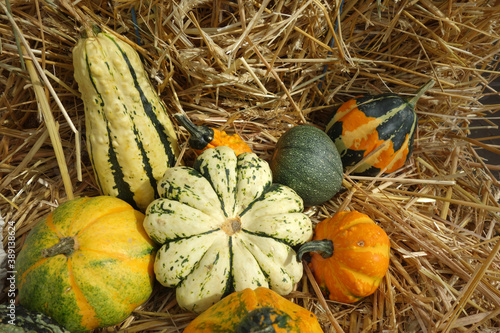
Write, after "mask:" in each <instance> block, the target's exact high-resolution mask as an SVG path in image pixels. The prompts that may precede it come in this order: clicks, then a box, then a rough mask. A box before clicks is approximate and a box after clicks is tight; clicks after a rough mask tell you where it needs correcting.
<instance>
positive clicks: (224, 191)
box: [144, 146, 313, 313]
mask: <svg viewBox="0 0 500 333" xmlns="http://www.w3.org/2000/svg"><path fill="white" fill-rule="evenodd" d="M158 191H159V193H160V198H159V199H157V200H155V201H153V202H152V203H151V204H150V205H149V207H148V208H147V210H146V217H145V219H144V228H145V230H146V232H147V233H148V235H149V236H150V237H151V238H152V239H153V240H155V241H156V242H158V243H159V244H163V245H162V246H161V248H160V250H159V251H158V252H157V255H156V259H155V265H154V270H155V275H156V279H157V280H158V281H159V282H160V283H161V284H162V285H164V286H166V287H170V288H176V297H177V302H178V304H179V305H180V306H181V307H182V308H184V309H186V310H189V311H193V312H196V313H200V312H203V311H204V310H206V309H207V308H209V307H210V306H211V305H212V304H214V303H216V302H217V301H219V300H220V299H221V298H222V297H224V296H226V295H228V294H230V293H231V292H234V291H240V290H243V289H245V288H251V289H255V288H257V287H259V286H262V287H267V288H269V289H272V290H274V291H275V292H277V293H278V294H281V295H286V294H288V293H289V292H291V291H292V288H293V286H294V284H295V283H296V282H297V281H299V280H300V278H301V277H302V274H303V267H302V265H301V264H300V263H299V262H297V260H296V259H295V256H296V254H295V251H294V250H293V247H295V246H298V245H300V244H302V243H304V242H306V241H308V240H309V239H311V238H312V234H313V231H312V223H311V220H310V219H309V217H308V216H307V215H305V214H304V213H303V209H304V206H303V202H302V199H301V198H300V197H299V196H298V195H297V194H296V193H295V192H294V191H293V190H292V189H291V188H289V187H287V186H284V185H280V184H272V173H271V169H270V167H269V165H268V163H267V162H266V161H264V160H262V159H260V158H259V157H257V155H256V154H255V153H243V154H240V155H238V157H237V156H236V154H235V153H234V151H233V150H232V149H231V148H229V147H225V146H220V147H216V148H210V149H207V150H205V151H204V152H203V153H202V154H201V155H200V156H198V158H197V159H196V161H195V163H194V167H193V168H190V167H185V166H180V167H174V168H170V169H168V170H167V172H166V173H165V176H164V177H163V179H162V180H161V181H160V182H159V184H158Z"/></svg>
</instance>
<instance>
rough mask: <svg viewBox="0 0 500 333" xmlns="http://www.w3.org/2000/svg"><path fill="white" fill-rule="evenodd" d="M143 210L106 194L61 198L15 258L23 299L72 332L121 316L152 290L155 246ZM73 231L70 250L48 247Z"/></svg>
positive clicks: (111, 320) (87, 328) (108, 321)
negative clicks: (63, 200) (47, 253)
mask: <svg viewBox="0 0 500 333" xmlns="http://www.w3.org/2000/svg"><path fill="white" fill-rule="evenodd" d="M143 219H144V215H143V214H142V213H140V212H138V211H135V210H134V209H133V208H132V207H131V206H130V205H129V204H127V203H126V202H124V201H122V200H119V199H117V198H112V197H108V196H101V197H94V198H79V199H75V200H71V201H68V202H66V203H64V204H62V205H61V206H59V207H58V208H57V209H56V210H55V211H54V212H52V213H51V214H49V215H48V216H47V217H46V218H45V219H44V220H42V221H40V222H39V223H38V224H37V225H36V226H35V227H34V228H33V229H32V230H31V231H30V233H29V235H28V237H27V238H26V240H25V242H24V245H23V248H22V249H21V251H20V253H19V255H18V257H17V260H16V270H17V287H18V289H19V301H20V303H21V304H22V305H24V306H25V307H26V308H28V309H31V310H35V311H39V312H42V313H45V314H47V315H48V316H50V317H52V318H53V319H55V320H56V321H57V322H59V323H60V324H61V325H63V326H65V327H67V328H68V329H69V330H70V331H72V332H82V331H86V330H90V329H94V328H97V327H104V326H110V325H114V324H117V323H119V322H121V321H122V320H124V319H125V318H126V317H127V316H129V315H130V313H131V312H132V310H134V309H135V308H136V307H137V306H139V305H140V304H142V303H144V302H145V301H146V300H147V299H148V297H149V295H150V294H151V292H152V288H153V281H154V273H153V260H154V246H153V243H152V241H151V240H150V239H149V237H148V236H147V234H146V233H145V231H144V229H143V226H142V221H143ZM66 238H72V239H73V240H74V247H73V249H72V250H71V251H70V252H69V253H66V254H57V255H54V256H44V255H42V253H43V251H45V250H47V249H49V248H51V247H52V246H54V245H56V244H58V243H59V244H60V241H61V240H62V239H66Z"/></svg>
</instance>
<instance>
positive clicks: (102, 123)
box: [73, 32, 179, 211]
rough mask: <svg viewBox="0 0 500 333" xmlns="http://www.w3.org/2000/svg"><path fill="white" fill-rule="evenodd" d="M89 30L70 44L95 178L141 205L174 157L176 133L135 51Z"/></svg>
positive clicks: (109, 192) (150, 197)
mask: <svg viewBox="0 0 500 333" xmlns="http://www.w3.org/2000/svg"><path fill="white" fill-rule="evenodd" d="M88 34H89V36H87V37H86V38H81V39H80V40H79V41H78V43H77V44H76V46H75V47H74V49H73V66H74V70H75V72H74V75H75V80H76V81H77V82H78V88H79V90H80V92H81V98H82V100H83V104H84V107H85V127H86V136H87V149H88V152H89V155H90V159H91V162H92V166H93V168H94V173H95V176H96V179H97V183H98V186H99V188H100V189H101V191H102V193H103V194H105V195H110V196H114V197H118V198H120V199H123V200H125V201H127V202H128V203H130V204H131V205H132V206H134V208H136V209H139V210H141V211H144V209H145V208H146V207H147V205H148V204H149V203H150V202H151V201H153V200H154V199H155V198H157V197H158V193H157V192H156V183H157V180H158V179H160V178H161V177H162V176H163V173H164V172H165V170H166V169H167V168H169V167H172V166H174V165H175V163H176V161H177V157H178V155H179V148H178V145H177V136H176V133H175V130H174V127H173V125H172V123H171V121H170V118H169V115H168V112H167V109H166V107H165V105H164V103H163V102H162V101H161V99H160V98H159V96H158V94H157V92H156V91H155V90H154V89H153V86H152V85H151V82H150V81H149V78H148V76H147V73H146V71H145V70H144V67H143V64H142V63H141V60H140V57H139V55H138V53H137V52H136V51H135V50H134V49H133V48H132V47H131V46H130V45H129V44H127V43H125V42H124V41H122V40H120V39H119V38H118V37H116V36H113V35H111V34H108V33H105V32H100V33H98V34H97V35H93V34H92V33H91V32H88Z"/></svg>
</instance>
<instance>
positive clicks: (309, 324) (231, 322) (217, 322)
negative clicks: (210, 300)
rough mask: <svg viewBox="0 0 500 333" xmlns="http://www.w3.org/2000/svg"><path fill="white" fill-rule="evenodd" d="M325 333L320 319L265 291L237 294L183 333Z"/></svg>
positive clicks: (217, 304)
mask: <svg viewBox="0 0 500 333" xmlns="http://www.w3.org/2000/svg"><path fill="white" fill-rule="evenodd" d="M209 332H235V333H246V332H276V333H303V332H308V333H322V332H323V330H322V329H321V326H320V325H319V322H318V320H317V318H316V316H315V315H314V314H313V313H312V312H310V311H309V310H307V309H305V308H303V307H301V306H300V305H298V304H295V303H293V302H291V301H289V300H287V299H286V298H284V297H282V296H280V295H279V294H278V293H276V292H274V291H272V290H270V289H268V288H264V287H258V288H256V289H254V290H252V289H250V288H246V289H244V290H241V291H238V292H234V293H232V294H230V295H228V296H226V297H225V298H223V299H222V300H221V301H219V302H217V303H215V304H214V305H212V306H211V307H210V308H209V309H208V310H206V311H205V312H203V313H202V314H201V315H199V316H198V317H196V318H195V319H194V320H193V321H192V322H191V323H190V324H189V325H188V326H187V327H186V329H185V330H184V332H183V333H209Z"/></svg>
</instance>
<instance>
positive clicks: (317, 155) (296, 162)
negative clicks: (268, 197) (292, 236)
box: [270, 125, 343, 206]
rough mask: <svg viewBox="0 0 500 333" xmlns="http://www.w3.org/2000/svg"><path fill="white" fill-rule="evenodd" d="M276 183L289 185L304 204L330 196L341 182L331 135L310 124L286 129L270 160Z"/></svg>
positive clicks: (329, 197) (318, 202)
mask: <svg viewBox="0 0 500 333" xmlns="http://www.w3.org/2000/svg"><path fill="white" fill-rule="evenodd" d="M270 166H271V170H272V172H273V181H274V182H275V183H279V184H283V185H286V186H288V187H290V188H292V189H293V190H294V191H295V192H297V194H298V195H299V196H300V197H301V198H302V200H303V201H304V205H306V206H314V205H319V204H322V203H324V202H325V201H327V200H329V199H331V198H332V197H333V196H334V195H335V194H336V193H337V192H338V191H339V190H340V187H341V185H342V179H343V168H342V161H341V159H340V155H339V153H338V151H337V148H336V147H335V144H334V143H333V141H332V140H331V139H330V137H329V136H328V135H327V134H326V133H325V132H323V131H322V130H320V129H319V128H317V127H314V126H312V125H298V126H295V127H292V128H291V129H289V130H288V131H286V132H285V133H284V134H283V135H282V136H281V138H280V139H279V140H278V142H277V144H276V149H275V151H274V154H273V157H272V159H271V163H270Z"/></svg>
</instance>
